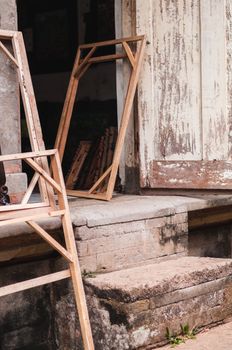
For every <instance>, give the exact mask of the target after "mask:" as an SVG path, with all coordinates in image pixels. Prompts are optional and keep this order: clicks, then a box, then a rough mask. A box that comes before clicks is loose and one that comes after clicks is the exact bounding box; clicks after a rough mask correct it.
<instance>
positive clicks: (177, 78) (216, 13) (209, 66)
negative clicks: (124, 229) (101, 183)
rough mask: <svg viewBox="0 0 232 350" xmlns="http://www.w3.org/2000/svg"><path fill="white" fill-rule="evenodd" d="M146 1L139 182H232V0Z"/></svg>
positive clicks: (140, 13) (223, 185)
mask: <svg viewBox="0 0 232 350" xmlns="http://www.w3.org/2000/svg"><path fill="white" fill-rule="evenodd" d="M148 3H149V5H147V7H148V8H147V11H145V10H144V5H143V4H144V2H143V1H142V0H137V28H139V33H138V34H142V33H144V32H145V33H147V35H148V38H147V40H148V45H147V52H146V57H145V60H144V67H143V74H142V76H141V80H140V84H139V93H138V104H139V123H140V184H141V187H149V188H188V189H190V188H193V189H198V188H200V189H204V188H205V189H228V188H232V176H231V175H230V174H231V170H232V163H230V160H231V138H232V131H231V129H232V126H231V121H232V108H231V105H232V77H231V66H232V63H231V60H232V29H231V28H232V20H231V17H232V12H231V7H232V5H231V1H230V0H191V1H183V0H173V1H166V0H160V1H156V0H150V1H148ZM151 28H152V29H151Z"/></svg>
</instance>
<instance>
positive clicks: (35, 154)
mask: <svg viewBox="0 0 232 350" xmlns="http://www.w3.org/2000/svg"><path fill="white" fill-rule="evenodd" d="M56 152H57V150H55V149H51V150H46V151H37V152H25V153H14V154H8V155H2V156H0V162H6V161H8V160H20V159H25V158H41V157H47V156H52V155H54V154H55V153H56Z"/></svg>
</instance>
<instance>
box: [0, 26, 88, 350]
mask: <svg viewBox="0 0 232 350" xmlns="http://www.w3.org/2000/svg"><path fill="white" fill-rule="evenodd" d="M1 40H8V41H10V42H11V43H12V46H13V51H14V54H13V55H12V53H11V52H10V51H9V50H8V49H7V48H6V47H5V46H4V45H3V43H2V42H1ZM0 50H1V51H3V52H4V53H5V55H6V56H7V57H8V59H9V60H10V61H11V62H12V64H13V65H14V66H16V68H17V72H18V79H19V84H20V90H21V96H22V99H23V104H24V109H25V115H26V121H27V127H28V131H29V137H30V142H31V147H32V152H28V153H21V154H11V155H2V156H0V162H6V161H10V160H13V159H14V160H15V159H17V160H21V161H25V162H26V163H27V164H28V165H29V166H30V167H31V168H32V169H33V170H34V176H33V178H32V180H31V182H30V184H29V186H28V188H27V191H26V193H25V195H24V197H23V199H22V202H21V203H20V204H15V205H9V206H4V207H0V226H4V225H10V224H17V223H20V222H24V223H26V224H27V225H29V226H30V227H31V228H32V229H33V230H34V231H35V232H36V233H37V234H38V235H39V236H40V237H42V238H43V239H44V240H45V241H46V242H47V243H48V244H50V245H51V246H52V247H53V248H54V249H55V250H57V251H58V252H59V253H60V254H61V255H62V256H63V257H64V258H65V260H66V261H67V263H68V265H69V268H68V269H67V270H63V271H60V272H56V273H51V274H48V275H45V276H41V277H38V278H34V279H31V280H26V281H22V282H19V283H16V284H11V285H8V286H4V287H1V288H0V296H4V295H8V294H12V293H15V292H19V291H23V290H26V289H29V288H32V287H36V286H41V285H44V284H47V283H51V282H55V281H59V280H62V279H65V278H69V277H70V278H71V279H72V283H73V289H74V295H75V300H76V304H77V310H78V314H79V320H80V325H81V332H82V338H83V344H84V349H86V350H93V349H94V344H93V339H92V333H91V327H90V322H89V316H88V310H87V306H86V299H85V292H84V288H83V284H82V277H81V271H80V266H79V262H78V256H77V250H76V244H75V239H74V234H73V228H72V222H71V218H70V212H69V206H68V201H67V196H66V190H65V184H64V180H63V175H62V170H61V164H60V159H59V154H58V151H57V150H55V149H54V150H47V151H46V150H45V149H44V142H43V138H42V132H41V126H40V122H39V116H38V111H37V107H36V101H35V96H34V91H33V87H32V82H31V77H30V72H29V68H28V62H27V57H26V51H25V47H24V42H23V37H22V34H21V33H20V32H13V31H4V30H0ZM48 157H50V158H51V169H52V174H53V176H51V172H50V170H49V166H48ZM37 182H38V183H39V188H40V194H41V200H40V202H39V203H30V202H29V200H30V197H31V195H32V192H33V189H34V187H35V185H36V184H37ZM55 194H56V195H57V203H56V197H55ZM54 216H59V217H60V218H61V223H62V227H63V232H64V239H65V244H66V247H63V246H62V245H61V244H60V243H59V242H58V241H56V240H55V239H54V238H53V237H51V236H50V234H49V233H47V232H46V231H45V230H44V229H43V228H42V227H41V226H40V225H39V224H38V223H37V222H36V221H37V220H40V219H43V218H50V217H54Z"/></svg>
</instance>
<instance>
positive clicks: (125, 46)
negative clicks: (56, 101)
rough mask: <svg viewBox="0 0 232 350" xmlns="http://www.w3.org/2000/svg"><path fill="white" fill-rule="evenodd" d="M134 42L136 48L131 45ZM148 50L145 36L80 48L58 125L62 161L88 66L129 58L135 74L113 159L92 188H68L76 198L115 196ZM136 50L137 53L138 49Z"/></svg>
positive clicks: (58, 145) (103, 198) (56, 143)
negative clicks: (104, 51) (102, 51)
mask: <svg viewBox="0 0 232 350" xmlns="http://www.w3.org/2000/svg"><path fill="white" fill-rule="evenodd" d="M131 44H132V45H133V49H132V48H131V46H130V45H131ZM116 45H119V46H121V48H122V50H121V53H117V54H112V55H103V56H97V55H96V52H97V49H98V48H100V47H103V46H116ZM144 49H145V37H144V36H134V37H130V38H124V39H116V40H110V41H104V42H98V43H93V44H85V45H80V46H79V48H78V51H77V56H76V60H75V63H74V67H73V70H72V74H71V78H70V82H69V87H68V90H67V94H66V99H65V103H64V107H63V111H62V115H61V120H60V124H59V128H58V133H57V137H56V142H55V148H57V149H58V150H59V154H60V158H61V161H62V159H63V155H64V150H65V146H66V141H67V136H68V131H69V127H70V121H71V118H72V112H73V107H74V102H75V98H76V94H77V89H78V84H79V80H80V78H81V77H82V76H83V75H84V74H85V72H86V71H87V69H88V68H89V67H90V66H91V65H92V64H97V63H102V62H109V61H115V60H118V59H128V60H129V62H130V65H131V76H130V80H129V84H128V89H127V94H126V98H125V102H124V108H123V113H122V117H121V124H120V127H119V132H118V138H117V142H116V146H115V151H114V156H113V162H112V164H111V165H110V166H109V168H108V169H107V170H106V171H105V172H104V174H102V175H101V176H100V178H99V179H98V180H97V181H96V183H95V184H94V185H93V186H92V187H91V188H90V190H89V191H77V190H67V194H68V195H70V196H76V197H86V198H95V199H101V200H110V199H111V198H112V195H113V190H114V186H115V181H116V177H117V172H118V167H119V162H120V157H121V153H122V149H123V144H124V140H125V136H126V130H127V126H128V123H129V118H130V114H131V110H132V106H133V100H134V96H135V92H136V87H137V83H138V78H139V72H140V69H141V65H142V60H143V54H144ZM86 50H89V51H88V53H87V54H86V55H85V56H84V57H82V55H83V51H86ZM134 51H135V52H134ZM107 177H108V178H109V180H108V184H107V188H106V190H105V191H104V192H103V193H100V192H99V193H98V192H97V190H98V189H99V187H100V185H101V184H102V183H103V181H106V178H107Z"/></svg>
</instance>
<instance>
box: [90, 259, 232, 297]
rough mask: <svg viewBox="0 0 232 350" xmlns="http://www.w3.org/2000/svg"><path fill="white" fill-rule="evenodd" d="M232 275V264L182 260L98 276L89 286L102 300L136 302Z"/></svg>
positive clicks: (228, 262)
mask: <svg viewBox="0 0 232 350" xmlns="http://www.w3.org/2000/svg"><path fill="white" fill-rule="evenodd" d="M231 274H232V261H231V260H229V259H213V258H198V257H181V258H178V259H173V260H171V261H170V260H168V261H164V262H160V263H155V264H151V265H146V266H140V267H134V268H131V269H124V270H122V271H114V272H111V273H107V274H101V275H97V276H96V278H94V279H88V280H87V281H86V282H87V284H88V285H90V286H91V287H92V288H93V289H94V291H95V293H96V294H97V295H98V296H101V297H104V298H106V299H107V298H108V296H109V298H112V297H113V298H114V299H116V300H117V301H122V302H134V301H136V300H143V299H148V298H151V297H154V296H156V295H163V294H166V293H170V292H173V291H175V290H179V289H183V288H189V287H192V286H195V285H199V284H201V283H206V282H209V281H212V280H215V279H219V278H223V277H226V276H228V275H231Z"/></svg>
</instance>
